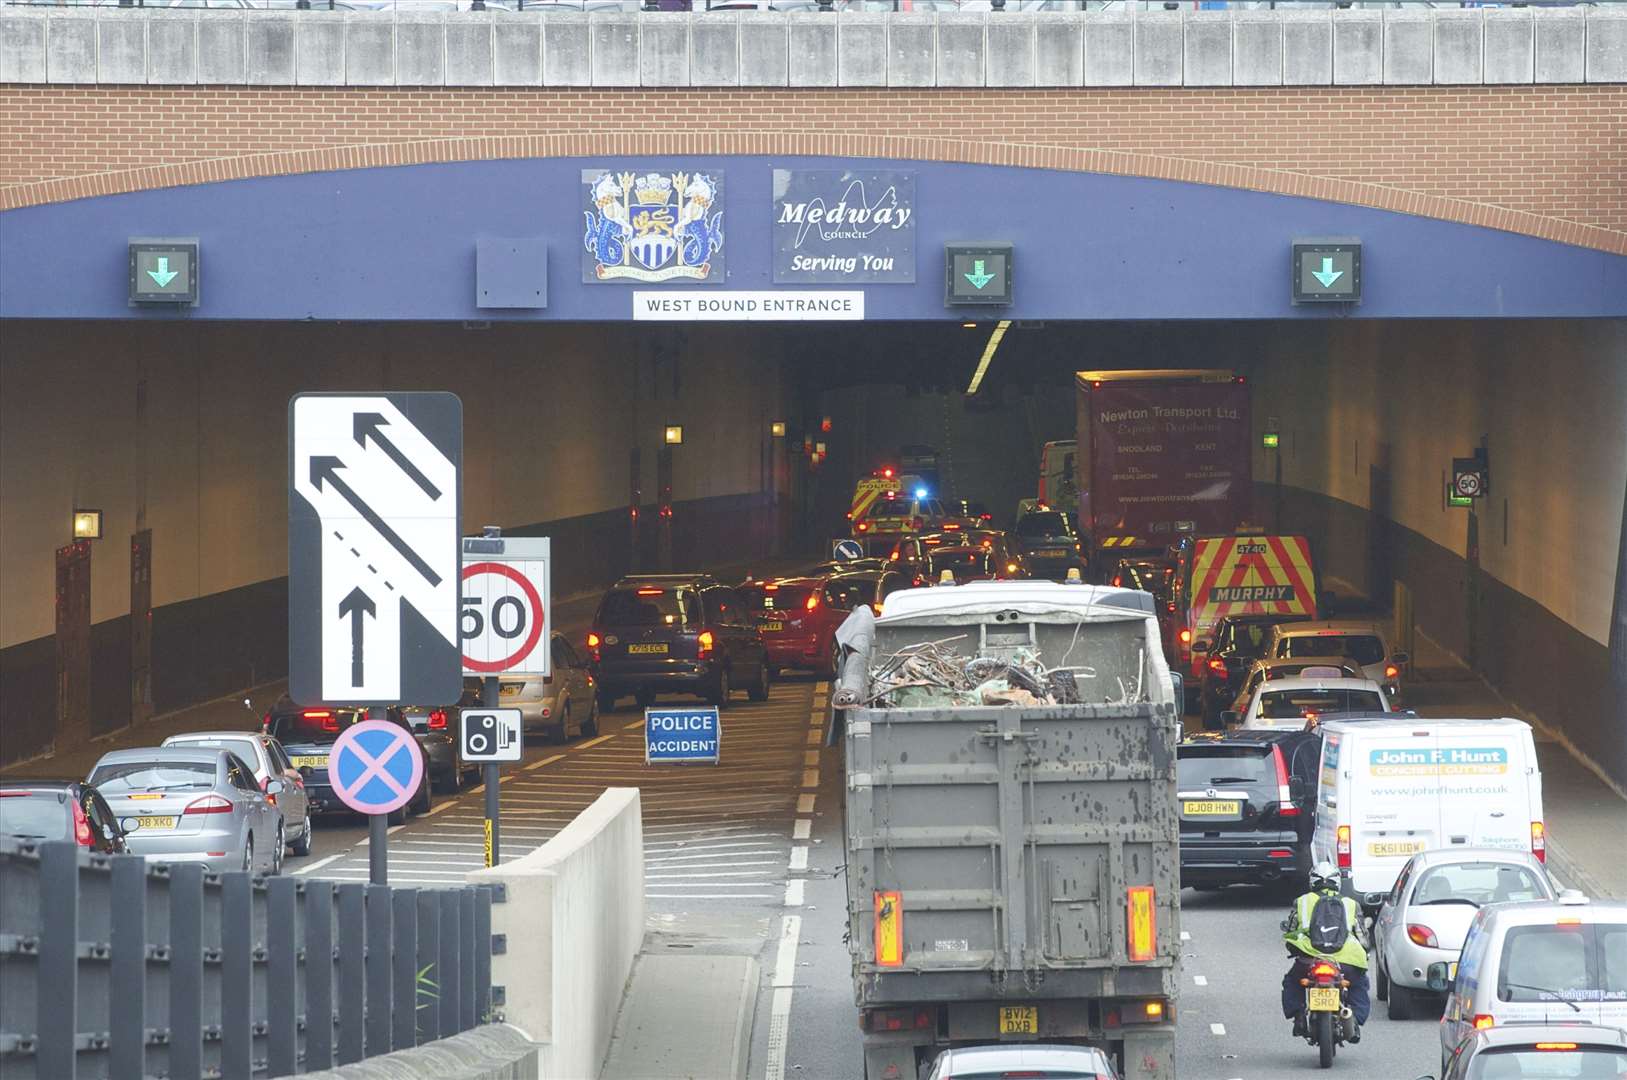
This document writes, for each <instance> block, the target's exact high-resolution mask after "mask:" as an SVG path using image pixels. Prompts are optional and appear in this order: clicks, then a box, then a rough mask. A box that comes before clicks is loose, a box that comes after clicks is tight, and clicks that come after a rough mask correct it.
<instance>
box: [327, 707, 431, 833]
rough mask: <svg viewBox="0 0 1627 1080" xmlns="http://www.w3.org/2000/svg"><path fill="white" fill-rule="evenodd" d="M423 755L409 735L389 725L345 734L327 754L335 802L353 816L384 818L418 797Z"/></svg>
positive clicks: (378, 723)
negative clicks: (354, 813)
mask: <svg viewBox="0 0 1627 1080" xmlns="http://www.w3.org/2000/svg"><path fill="white" fill-rule="evenodd" d="M423 779H424V752H423V750H421V749H420V748H419V746H418V740H417V739H416V738H414V737H413V734H412V732H410V731H408V730H407V729H405V728H403V727H400V726H398V725H396V724H392V723H390V722H389V721H388V720H365V721H363V722H362V723H359V724H353V725H351V726H350V727H348V728H346V729H345V730H344V731H343V732H342V733H341V734H340V735H339V737H338V738H337V739H335V740H334V742H333V749H332V750H330V751H328V780H329V781H330V782H331V783H332V784H333V793H334V794H335V795H337V796H339V801H340V802H342V803H344V804H345V805H346V806H348V807H350V808H351V809H352V810H354V811H356V812H357V813H358V814H389V813H393V812H394V811H396V810H399V809H401V808H402V807H403V806H406V805H407V804H408V803H409V802H411V801H412V798H413V796H414V795H416V794H418V786H419V784H421V783H422V782H423Z"/></svg>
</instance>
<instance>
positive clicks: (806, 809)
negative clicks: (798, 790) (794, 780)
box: [797, 795, 815, 814]
mask: <svg viewBox="0 0 1627 1080" xmlns="http://www.w3.org/2000/svg"><path fill="white" fill-rule="evenodd" d="M814 798H815V796H813V795H798V796H797V813H799V814H811V813H813V808H814Z"/></svg>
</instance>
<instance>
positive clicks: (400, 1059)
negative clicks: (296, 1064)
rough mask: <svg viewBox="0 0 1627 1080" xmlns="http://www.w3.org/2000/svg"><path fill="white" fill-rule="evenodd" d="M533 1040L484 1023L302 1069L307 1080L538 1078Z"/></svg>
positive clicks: (519, 1032) (522, 1033) (504, 1027)
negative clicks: (378, 1053) (332, 1065)
mask: <svg viewBox="0 0 1627 1080" xmlns="http://www.w3.org/2000/svg"><path fill="white" fill-rule="evenodd" d="M538 1050H539V1047H538V1046H537V1044H536V1043H534V1042H532V1041H531V1040H530V1039H528V1038H526V1037H525V1033H524V1032H522V1031H520V1030H519V1029H518V1028H513V1027H510V1026H509V1025H507V1024H487V1025H485V1026H484V1027H477V1028H475V1029H473V1030H471V1031H465V1032H464V1033H463V1034H462V1035H454V1036H452V1037H451V1038H448V1039H437V1040H436V1041H435V1042H432V1043H427V1044H425V1045H424V1046H420V1047H417V1048H415V1049H412V1050H398V1051H396V1052H395V1053H393V1054H385V1055H383V1056H382V1057H376V1058H369V1059H367V1060H366V1061H358V1062H356V1063H355V1064H353V1065H341V1066H340V1067H339V1068H337V1069H327V1070H324V1071H322V1072H314V1073H306V1074H305V1075H306V1076H307V1077H308V1078H309V1080H442V1078H446V1077H456V1078H457V1080H542V1076H543V1074H542V1073H541V1072H540V1071H539V1069H538V1060H537V1058H538Z"/></svg>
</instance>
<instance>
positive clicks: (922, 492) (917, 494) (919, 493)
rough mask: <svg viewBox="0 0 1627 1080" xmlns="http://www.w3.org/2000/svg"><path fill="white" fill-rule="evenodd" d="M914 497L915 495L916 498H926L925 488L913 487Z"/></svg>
mask: <svg viewBox="0 0 1627 1080" xmlns="http://www.w3.org/2000/svg"><path fill="white" fill-rule="evenodd" d="M915 497H916V498H917V499H924V498H926V488H916V489H915Z"/></svg>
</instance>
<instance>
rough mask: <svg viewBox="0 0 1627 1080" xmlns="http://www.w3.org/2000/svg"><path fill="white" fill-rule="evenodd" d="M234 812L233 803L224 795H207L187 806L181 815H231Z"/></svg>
mask: <svg viewBox="0 0 1627 1080" xmlns="http://www.w3.org/2000/svg"><path fill="white" fill-rule="evenodd" d="M231 812H232V804H231V801H230V800H228V799H227V798H226V797H225V796H223V795H205V796H204V797H203V798H201V799H193V800H192V801H191V802H189V803H187V804H186V809H185V810H182V811H181V813H182V814H184V815H188V816H190V815H192V814H229V813H231Z"/></svg>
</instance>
